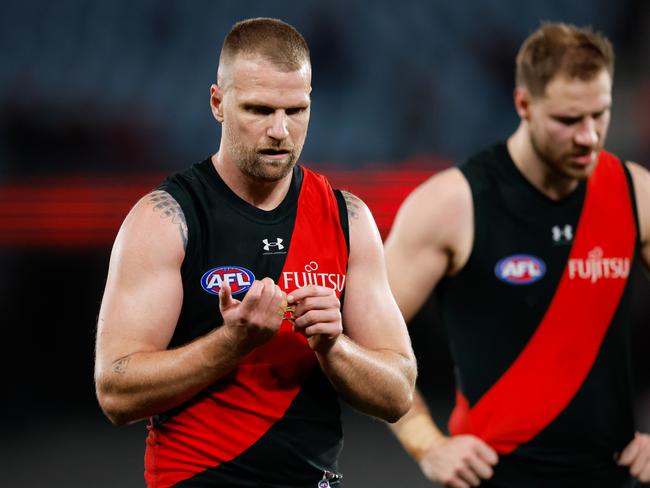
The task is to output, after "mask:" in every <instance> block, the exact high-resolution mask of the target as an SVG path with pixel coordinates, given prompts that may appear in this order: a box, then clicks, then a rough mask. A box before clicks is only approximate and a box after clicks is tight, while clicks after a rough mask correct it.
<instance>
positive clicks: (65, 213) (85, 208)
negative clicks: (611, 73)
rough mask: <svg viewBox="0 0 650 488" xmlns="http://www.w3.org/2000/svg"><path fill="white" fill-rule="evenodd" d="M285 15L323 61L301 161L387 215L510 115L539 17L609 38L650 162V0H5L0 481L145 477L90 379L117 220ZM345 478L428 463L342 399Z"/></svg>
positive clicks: (623, 121)
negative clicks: (258, 24) (218, 88)
mask: <svg viewBox="0 0 650 488" xmlns="http://www.w3.org/2000/svg"><path fill="white" fill-rule="evenodd" d="M257 16H272V17H279V18H282V19H283V20H286V21H288V22H289V23H291V24H293V25H294V26H296V27H297V28H298V30H300V31H301V32H302V33H303V35H304V36H305V37H306V39H307V42H308V43H309V45H310V48H311V53H312V63H313V70H314V78H313V89H314V90H313V98H312V102H313V105H312V119H311V126H310V132H309V136H308V139H307V143H306V145H305V149H304V153H303V157H302V159H303V161H304V162H306V164H308V165H309V166H310V167H312V168H314V169H316V170H319V171H321V172H323V173H325V174H327V175H328V176H330V177H331V179H332V180H333V181H334V183H335V184H336V185H337V186H339V187H343V188H346V189H349V190H350V191H353V192H354V193H357V194H358V195H359V196H361V197H362V198H363V199H364V200H366V201H367V203H368V204H369V206H370V207H371V209H372V210H373V213H374V214H375V217H376V219H377V222H378V225H379V227H380V230H381V232H382V235H384V236H385V235H386V233H387V232H388V230H389V228H390V224H391V222H392V219H393V216H394V213H395V211H396V209H397V207H398V205H399V203H400V202H401V201H402V200H403V198H404V197H405V196H406V195H407V194H408V192H409V191H410V190H411V189H412V188H413V187H414V186H415V185H417V184H418V183H419V182H421V181H423V180H424V179H426V178H427V177H428V176H430V175H431V174H433V173H434V172H436V171H438V170H440V169H441V168H444V167H445V166H448V165H452V164H457V163H459V162H461V161H462V160H463V159H464V158H465V157H467V156H468V155H469V154H471V153H473V152H474V151H476V150H477V149H479V148H480V147H482V146H484V145H486V144H489V143H491V142H493V141H495V140H501V139H504V138H506V137H507V136H508V135H509V134H510V132H511V131H512V130H514V128H515V127H516V124H517V118H516V114H515V111H514V109H513V107H512V102H511V92H512V88H513V73H514V57H515V54H516V52H517V49H518V47H519V45H520V43H521V42H522V41H523V39H524V38H525V37H526V36H527V35H528V34H529V33H530V32H532V31H533V30H534V29H535V28H536V27H537V26H538V25H539V23H540V21H543V20H554V21H556V20H561V21H566V22H572V23H576V24H580V25H584V24H589V25H592V26H593V27H594V28H595V29H596V30H599V31H602V32H604V33H605V34H607V35H608V36H609V37H610V39H611V40H612V41H613V43H614V46H615V49H616V52H617V63H616V70H617V71H616V79H615V89H614V110H613V116H612V125H611V129H610V136H609V143H608V148H609V149H610V150H612V151H614V152H616V153H618V154H620V155H621V156H622V157H625V158H626V159H631V160H635V161H639V162H640V163H642V164H645V165H646V166H647V165H648V163H650V64H649V63H648V59H650V2H648V1H647V0H636V1H634V0H618V1H616V2H612V1H610V0H592V1H587V0H573V1H564V2H563V1H551V0H547V1H522V0H483V1H482V2H474V1H470V0H455V1H453V2H450V1H443V0H435V1H434V0H431V1H425V0H402V1H399V2H396V1H387V0H376V1H371V0H364V1H361V0H357V1H354V0H347V1H343V0H329V1H327V2H325V1H322V2H319V1H311V0H303V1H301V2H290V1H286V0H276V1H275V2H267V1H261V0H258V1H239V2H235V1H206V0H193V1H185V2H181V1H169V0H166V1H165V0H163V1H154V0H142V1H137V2H133V1H126V0H113V1H112V2H93V1H89V0H86V1H83V0H59V1H57V2H46V1H42V0H22V1H19V0H9V1H6V0H5V1H4V2H2V6H1V7H0V52H1V53H2V59H1V62H0V317H2V318H1V319H0V323H1V324H2V325H1V331H2V335H1V337H2V342H1V344H2V346H3V347H2V349H3V351H4V353H3V354H2V355H0V366H1V368H2V369H1V371H2V402H0V414H1V415H0V418H1V419H2V422H3V427H2V430H3V434H2V436H0V438H1V439H2V441H1V442H0V459H1V460H2V461H1V462H0V486H7V487H41V486H48V487H81V486H84V487H86V486H88V487H91V486H92V487H135V486H143V478H142V470H143V467H142V466H143V459H142V457H143V452H144V437H145V435H146V433H145V424H144V423H143V422H140V423H137V424H134V425H131V426H128V427H122V428H117V427H113V426H111V425H110V423H109V422H108V421H107V420H106V419H105V418H104V417H103V416H102V414H101V412H100V410H99V408H98V406H97V404H96V400H95V397H94V388H93V378H92V375H93V372H92V368H93V345H94V334H95V320H96V316H97V312H98V309H99V303H100V299H101V295H102V292H103V287H104V282H105V277H106V271H107V266H108V258H109V255H110V249H111V244H112V240H113V238H114V236H115V233H116V232H117V229H118V227H119V224H120V222H121V220H122V219H123V217H124V215H125V214H126V212H127V211H128V209H129V207H130V206H131V205H132V204H133V203H134V202H135V201H136V200H137V198H138V197H139V196H141V195H142V194H144V193H145V192H147V191H149V190H150V189H151V188H153V187H155V186H156V184H157V183H158V182H159V181H160V180H161V179H162V178H163V177H164V175H165V174H167V173H169V172H171V171H175V170H179V169H182V168H184V167H186V166H189V165H190V164H192V163H194V162H196V161H198V160H200V159H202V158H204V157H206V156H207V155H209V154H211V153H213V152H214V151H215V150H216V149H217V147H218V142H219V126H218V125H217V124H216V122H215V121H214V120H213V119H212V116H211V113H210V110H209V106H208V93H209V86H210V84H211V83H212V82H213V81H214V79H215V70H216V65H217V61H218V53H219V50H220V47H221V42H222V40H223V37H224V35H225V34H226V33H227V31H228V30H229V28H230V27H231V25H232V24H233V23H234V22H236V21H238V20H241V19H243V18H248V17H257ZM634 278H635V280H636V282H637V286H636V288H635V300H634V316H635V325H634V341H633V344H634V349H635V356H634V358H633V361H634V364H635V371H636V373H637V376H636V384H637V389H638V395H637V398H638V404H637V407H638V411H639V417H638V418H639V427H640V428H644V429H646V430H649V429H650V413H649V412H650V378H649V377H648V374H647V371H649V366H650V360H649V359H648V358H647V354H643V352H644V351H645V350H647V346H648V344H649V341H650V331H649V330H648V317H649V316H650V315H649V313H650V306H649V304H648V299H647V297H648V293H649V291H650V289H649V288H650V287H649V286H648V280H647V277H646V276H645V275H644V274H643V273H642V272H641V271H638V270H637V272H636V273H635V276H634ZM411 332H412V336H413V341H414V345H415V348H416V352H417V355H418V359H419V364H420V386H421V388H422V389H423V391H424V393H425V394H426V396H427V399H428V400H429V402H430V405H431V408H432V410H433V411H434V413H435V416H436V418H437V420H438V421H439V422H441V424H442V425H445V424H446V416H447V415H448V413H449V411H450V409H451V402H452V395H453V376H452V367H451V362H450V358H449V353H448V351H447V348H446V345H445V335H444V334H445V333H444V330H443V328H442V327H441V326H440V325H439V324H438V322H437V320H436V313H435V305H434V304H433V301H430V302H429V303H428V304H427V305H426V307H425V308H424V310H423V311H422V313H421V314H420V315H419V316H418V317H417V319H416V320H414V322H413V324H411ZM344 427H345V431H346V448H345V450H344V455H343V458H342V461H341V463H342V471H343V473H344V474H345V478H346V481H347V483H346V486H348V487H366V486H375V487H389V486H391V487H392V486H404V487H425V486H432V485H431V484H428V483H427V482H426V481H425V480H424V478H423V477H422V475H420V474H419V471H418V469H417V467H416V466H415V464H414V463H413V462H412V461H411V460H410V459H409V458H408V456H407V455H406V454H405V453H404V452H403V451H402V449H401V448H400V446H399V445H398V444H397V442H396V441H395V440H394V439H393V437H392V436H391V434H390V433H389V432H388V429H387V428H386V426H385V425H383V424H381V423H380V422H378V421H374V420H372V419H369V418H367V417H364V416H362V415H360V414H358V413H356V412H354V411H352V410H351V409H349V408H347V407H345V410H344Z"/></svg>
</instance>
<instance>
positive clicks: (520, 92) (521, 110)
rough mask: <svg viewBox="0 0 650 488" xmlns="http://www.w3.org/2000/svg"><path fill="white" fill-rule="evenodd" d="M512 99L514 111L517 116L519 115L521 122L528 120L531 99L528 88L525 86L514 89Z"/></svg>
mask: <svg viewBox="0 0 650 488" xmlns="http://www.w3.org/2000/svg"><path fill="white" fill-rule="evenodd" d="M513 98H514V101H515V110H516V111H517V114H519V117H520V118H521V119H522V120H529V119H530V105H531V102H532V97H531V95H530V92H529V91H528V88H526V87H525V86H518V87H516V88H515V91H514V93H513Z"/></svg>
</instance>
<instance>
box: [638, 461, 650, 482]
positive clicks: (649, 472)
mask: <svg viewBox="0 0 650 488" xmlns="http://www.w3.org/2000/svg"><path fill="white" fill-rule="evenodd" d="M638 478H639V481H641V482H642V483H647V482H648V481H650V462H649V463H647V464H646V465H645V468H643V470H642V471H641V473H640V474H639V476H638Z"/></svg>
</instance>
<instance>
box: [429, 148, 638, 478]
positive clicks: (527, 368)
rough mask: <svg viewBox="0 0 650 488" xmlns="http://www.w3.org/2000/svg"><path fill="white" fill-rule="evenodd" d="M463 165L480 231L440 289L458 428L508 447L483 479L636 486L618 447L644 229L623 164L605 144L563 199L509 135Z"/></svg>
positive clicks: (628, 406)
mask: <svg viewBox="0 0 650 488" xmlns="http://www.w3.org/2000/svg"><path fill="white" fill-rule="evenodd" d="M460 170H461V172H462V173H463V175H464V176H465V178H466V179H467V181H468V182H469V185H470V187H471V192H472V199H473V209H474V242H473V247H472V250H471V253H470V257H469V260H468V262H467V264H466V265H465V267H464V268H463V269H462V270H461V271H460V272H459V273H458V274H457V275H455V276H453V277H448V278H445V279H443V281H442V282H441V283H440V286H439V287H438V290H437V297H438V300H439V305H440V311H441V314H442V318H443V321H444V323H445V325H446V327H447V329H448V334H449V341H450V347H451V352H452V355H453V358H454V361H455V365H456V374H457V388H458V390H457V404H456V408H455V409H454V412H453V413H452V416H451V419H450V432H451V433H452V434H473V435H477V436H479V437H481V438H483V439H484V440H485V441H486V442H488V444H490V445H492V447H494V448H495V449H496V450H497V452H498V453H499V455H500V459H499V463H498V464H497V466H496V467H495V474H494V477H493V479H492V480H490V481H489V482H485V483H482V484H481V486H499V487H538V486H539V487H551V486H553V487H558V486H590V487H593V486H603V487H616V486H627V485H626V483H628V482H629V475H628V474H627V468H624V467H619V466H618V465H617V463H616V459H615V458H616V456H617V455H618V454H619V453H620V452H621V451H622V449H623V448H624V447H625V446H626V445H627V443H628V442H630V441H631V440H632V438H633V434H634V427H633V411H632V380H631V370H630V364H629V343H628V340H629V339H628V333H629V330H628V329H629V320H628V316H627V310H628V306H627V302H628V298H629V297H628V295H629V288H630V287H629V286H628V285H629V283H628V276H629V272H630V266H631V265H632V263H633V261H634V256H635V255H636V254H637V253H638V246H639V240H638V237H637V236H638V232H637V229H638V222H637V220H636V209H635V206H634V205H635V204H634V195H633V188H632V183H631V179H630V175H629V173H628V171H627V169H626V168H625V166H624V165H623V164H622V163H621V162H620V161H618V159H616V158H615V157H614V156H612V155H610V154H609V153H606V152H605V151H601V155H600V157H599V162H598V165H597V167H596V170H595V171H594V174H592V176H591V177H590V178H589V180H587V181H583V182H581V183H580V184H579V186H578V187H577V188H576V190H575V191H574V192H572V193H571V194H570V195H568V196H567V197H566V198H564V199H562V200H561V201H553V200H551V199H549V198H547V197H546V196H545V195H543V194H542V193H541V192H539V191H538V190H537V189H536V188H535V187H533V186H532V185H531V184H530V183H529V182H528V181H527V180H526V179H525V177H524V176H523V175H522V174H521V173H520V172H519V170H518V169H517V167H516V166H515V164H514V162H513V161H512V159H511V157H510V155H509V153H508V150H507V147H506V145H505V144H499V145H496V146H493V147H491V148H489V149H488V150H486V151H483V152H481V153H479V154H477V155H476V156H475V157H473V158H471V159H469V160H468V161H467V162H466V163H465V164H464V165H462V166H460ZM605 214H608V215H610V217H607V216H606V215H605ZM608 219H609V220H608ZM596 290H598V291H596Z"/></svg>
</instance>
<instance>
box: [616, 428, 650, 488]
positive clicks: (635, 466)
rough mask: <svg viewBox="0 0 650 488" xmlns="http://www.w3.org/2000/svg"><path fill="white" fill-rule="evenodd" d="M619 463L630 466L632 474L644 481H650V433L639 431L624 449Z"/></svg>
mask: <svg viewBox="0 0 650 488" xmlns="http://www.w3.org/2000/svg"><path fill="white" fill-rule="evenodd" d="M618 464H620V465H622V466H629V468H630V474H631V475H632V476H634V477H635V478H636V479H638V480H639V481H641V482H642V483H647V482H648V481H650V435H648V434H641V433H640V432H637V433H636V434H635V435H634V439H633V440H632V442H630V443H629V444H628V445H627V447H626V448H625V449H623V452H622V453H621V457H619V459H618Z"/></svg>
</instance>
